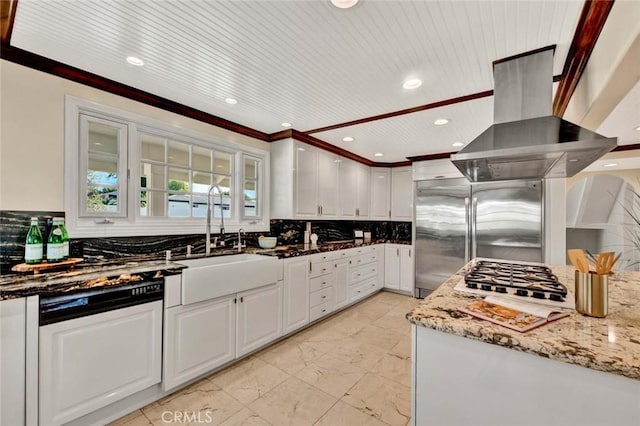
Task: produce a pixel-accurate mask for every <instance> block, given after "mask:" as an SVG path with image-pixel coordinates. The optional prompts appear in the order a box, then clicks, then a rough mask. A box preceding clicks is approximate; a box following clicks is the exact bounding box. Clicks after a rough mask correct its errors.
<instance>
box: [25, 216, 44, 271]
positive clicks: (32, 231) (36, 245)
mask: <svg viewBox="0 0 640 426" xmlns="http://www.w3.org/2000/svg"><path fill="white" fill-rule="evenodd" d="M24 261H25V263H28V264H34V263H40V262H42V234H41V233H40V228H39V227H38V218H37V217H32V218H31V226H29V232H27V241H26V242H25V245H24Z"/></svg>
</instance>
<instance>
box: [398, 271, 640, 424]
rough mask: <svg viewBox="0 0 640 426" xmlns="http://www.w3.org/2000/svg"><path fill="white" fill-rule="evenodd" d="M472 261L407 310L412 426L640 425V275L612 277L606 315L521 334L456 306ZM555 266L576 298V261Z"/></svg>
mask: <svg viewBox="0 0 640 426" xmlns="http://www.w3.org/2000/svg"><path fill="white" fill-rule="evenodd" d="M468 267H469V265H467V266H465V267H464V268H462V269H461V270H460V271H459V272H458V273H457V274H455V275H453V276H452V277H450V278H449V279H448V280H447V281H446V282H445V283H443V284H442V285H441V286H440V287H439V288H438V289H437V290H436V291H434V292H433V293H432V294H431V295H430V296H429V297H427V298H426V299H425V300H424V302H422V303H421V304H420V305H419V306H418V307H417V308H415V309H414V310H413V311H411V312H410V313H408V314H407V319H408V320H409V321H410V322H411V323H412V324H413V327H412V329H413V330H412V332H413V354H412V369H413V389H412V406H413V413H412V421H413V424H415V425H430V424H433V425H443V424H446V425H469V424H473V425H483V424H491V425H529V424H530V425H539V424H545V425H574V424H594V425H595V424H612V425H637V424H640V309H638V308H639V306H638V305H639V304H640V273H637V272H627V273H616V274H614V275H613V276H612V277H611V279H610V281H609V283H610V284H609V314H608V315H607V317H606V318H602V319H598V318H590V317H586V316H583V315H581V314H579V313H577V312H575V311H573V312H572V313H571V315H570V316H569V317H567V318H563V319H560V320H558V321H556V322H553V323H550V324H547V325H544V326H542V327H540V328H537V329H534V330H531V331H529V332H527V333H518V332H517V331H512V330H510V329H508V328H504V327H501V326H498V325H494V324H492V323H490V322H487V321H483V320H479V319H475V318H472V317H470V316H467V315H464V314H462V313H460V312H458V308H459V307H462V306H465V305H467V304H468V303H470V301H471V300H473V297H472V296H469V295H468V294H463V293H459V292H456V291H454V287H455V285H456V284H457V283H458V282H459V281H460V280H461V279H462V278H463V276H464V273H465V271H466V270H467V268H468ZM552 271H553V273H554V274H555V275H557V276H558V279H559V281H560V282H562V283H564V284H565V285H566V286H567V287H568V289H569V297H573V285H574V277H573V268H571V267H567V266H554V267H552Z"/></svg>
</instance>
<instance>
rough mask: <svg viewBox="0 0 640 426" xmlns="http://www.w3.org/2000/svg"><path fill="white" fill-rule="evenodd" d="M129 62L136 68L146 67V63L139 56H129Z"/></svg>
mask: <svg viewBox="0 0 640 426" xmlns="http://www.w3.org/2000/svg"><path fill="white" fill-rule="evenodd" d="M127 62H129V63H130V64H131V65H135V66H136V67H141V66H143V65H144V61H143V60H142V59H140V58H138V57H137V56H127Z"/></svg>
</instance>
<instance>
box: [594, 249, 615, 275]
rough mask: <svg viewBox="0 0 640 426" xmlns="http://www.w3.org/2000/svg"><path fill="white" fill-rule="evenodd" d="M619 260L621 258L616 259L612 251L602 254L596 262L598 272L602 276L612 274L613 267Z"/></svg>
mask: <svg viewBox="0 0 640 426" xmlns="http://www.w3.org/2000/svg"><path fill="white" fill-rule="evenodd" d="M619 258H620V256H619V255H618V257H615V253H614V252H612V251H607V252H604V253H600V254H599V255H598V258H597V262H596V272H597V273H598V274H602V275H605V274H609V273H611V269H613V265H614V264H615V262H616V261H617V260H618V259H619Z"/></svg>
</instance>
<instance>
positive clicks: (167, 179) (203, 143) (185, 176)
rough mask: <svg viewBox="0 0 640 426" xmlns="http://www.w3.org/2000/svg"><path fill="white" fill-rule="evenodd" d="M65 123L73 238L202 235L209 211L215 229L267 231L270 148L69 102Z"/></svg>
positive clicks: (67, 196) (68, 208)
mask: <svg viewBox="0 0 640 426" xmlns="http://www.w3.org/2000/svg"><path fill="white" fill-rule="evenodd" d="M66 121H67V122H66V126H65V128H66V132H67V133H66V135H65V138H66V145H65V162H66V163H67V167H65V210H66V211H67V219H68V220H67V222H68V226H67V227H68V228H69V231H70V232H71V233H72V235H74V236H75V237H81V236H96V235H99V236H104V235H108V236H117V235H122V236H127V235H154V234H155V235H158V234H184V233H204V232H205V224H206V216H207V208H208V207H209V206H210V207H211V211H212V215H211V216H212V219H213V220H212V225H213V229H212V230H213V232H217V229H216V227H217V226H218V225H219V224H220V222H221V221H220V218H221V217H223V216H224V222H225V227H226V228H227V232H229V231H233V230H234V227H237V228H239V227H243V228H244V229H245V230H246V231H268V229H269V217H268V213H269V209H268V188H269V183H268V182H265V180H266V179H267V178H268V175H269V174H268V170H266V169H265V165H268V164H269V161H268V159H269V152H268V151H266V150H262V149H259V148H254V147H253V146H249V145H242V144H238V143H233V142H230V141H225V140H222V139H220V138H219V137H212V136H210V135H204V134H199V133H196V132H194V131H190V130H186V129H179V128H175V127H171V126H169V125H166V124H165V123H160V122H157V121H154V120H151V119H149V118H146V117H140V116H137V115H133V114H129V113H126V112H123V111H119V110H113V109H111V108H108V107H101V106H97V105H95V104H91V103H87V102H85V101H81V100H78V99H76V98H71V97H68V98H67V117H66ZM73 129H76V130H75V131H74V130H73ZM74 164H77V165H78V167H70V166H73V165H74Z"/></svg>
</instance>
